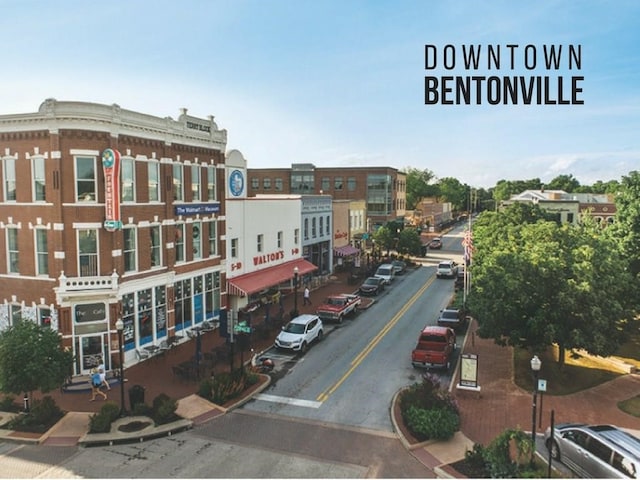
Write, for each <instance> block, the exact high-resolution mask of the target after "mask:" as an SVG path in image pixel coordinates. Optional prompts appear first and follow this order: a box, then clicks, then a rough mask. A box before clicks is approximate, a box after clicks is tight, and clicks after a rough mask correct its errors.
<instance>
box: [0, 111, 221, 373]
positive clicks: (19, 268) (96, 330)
mask: <svg viewBox="0 0 640 480" xmlns="http://www.w3.org/2000/svg"><path fill="white" fill-rule="evenodd" d="M226 142H227V133H226V131H225V130H220V129H219V128H218V126H217V125H216V123H215V122H214V119H213V117H208V118H206V119H202V118H196V117H193V116H190V115H188V114H187V110H186V109H183V110H182V111H181V114H180V116H179V117H178V119H177V120H174V119H172V118H171V117H166V118H159V117H154V116H151V115H146V114H142V113H137V112H133V111H130V110H125V109H122V108H120V107H119V106H118V105H115V104H114V105H100V104H93V103H83V102H58V101H56V100H54V99H48V100H46V101H45V102H43V103H42V105H41V106H40V108H39V110H38V111H37V112H35V113H26V114H12V115H2V116H0V161H1V162H2V168H1V171H0V177H1V181H0V248H2V249H3V250H4V251H5V255H3V256H0V292H2V293H0V329H2V328H6V327H7V326H8V325H11V324H13V323H14V322H17V321H21V320H22V319H29V320H34V321H38V322H41V323H43V324H47V325H50V326H51V327H52V328H54V329H57V330H59V331H60V333H61V334H62V337H63V342H64V345H65V346H66V347H69V348H71V349H72V350H73V352H74V354H75V357H76V364H75V371H74V373H75V374H83V373H87V372H88V371H89V370H90V369H91V368H92V367H93V366H95V365H96V364H97V362H98V361H99V359H100V358H101V357H102V358H103V359H104V361H105V363H106V366H107V368H110V367H111V365H112V363H113V362H114V361H117V358H118V356H117V354H118V351H119V345H118V334H117V332H116V328H115V323H116V321H117V320H118V319H122V320H123V322H124V335H123V336H124V351H125V365H129V364H131V363H134V362H136V361H138V360H139V357H140V356H141V355H143V354H144V349H145V347H148V346H150V345H153V344H159V343H161V342H162V341H167V340H169V339H171V337H174V336H175V337H176V338H178V337H186V335H185V333H186V332H187V331H189V330H191V329H193V328H194V327H195V326H197V325H199V324H201V323H202V322H204V321H205V320H207V319H209V320H215V319H217V318H218V317H219V315H220V312H221V309H223V308H224V307H225V305H226V294H225V290H226V289H225V285H226V278H225V272H224V264H225V261H224V260H225V249H226V246H225V244H224V232H225V191H224V190H225V189H224V186H225V184H226V180H227V179H226V177H225V154H224V152H225V148H226Z"/></svg>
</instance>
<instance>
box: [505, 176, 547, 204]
mask: <svg viewBox="0 0 640 480" xmlns="http://www.w3.org/2000/svg"><path fill="white" fill-rule="evenodd" d="M541 186H542V182H541V181H540V179H539V178H533V179H531V180H515V181H511V180H498V183H496V186H495V187H493V198H494V199H495V201H496V203H497V204H499V203H500V202H502V201H504V200H509V198H511V195H517V194H518V193H522V192H524V191H525V190H538V189H540V187H541Z"/></svg>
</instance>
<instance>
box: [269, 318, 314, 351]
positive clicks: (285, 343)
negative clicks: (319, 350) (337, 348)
mask: <svg viewBox="0 0 640 480" xmlns="http://www.w3.org/2000/svg"><path fill="white" fill-rule="evenodd" d="M322 336H323V327H322V320H320V317H318V316H317V315H311V314H304V315H300V316H298V317H296V318H294V319H293V320H291V321H290V322H289V323H287V324H286V325H285V326H284V327H282V331H281V332H280V333H279V334H278V336H277V337H276V342H275V344H276V347H277V348H282V349H286V350H293V351H299V352H306V351H307V349H308V348H309V345H311V344H312V343H313V342H315V341H316V340H317V341H320V340H322Z"/></svg>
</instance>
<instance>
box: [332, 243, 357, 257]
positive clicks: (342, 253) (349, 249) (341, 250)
mask: <svg viewBox="0 0 640 480" xmlns="http://www.w3.org/2000/svg"><path fill="white" fill-rule="evenodd" d="M357 253H360V249H359V248H356V247H353V246H351V245H345V246H343V247H338V248H334V249H333V254H334V255H335V256H336V257H348V256H349V255H355V254H357Z"/></svg>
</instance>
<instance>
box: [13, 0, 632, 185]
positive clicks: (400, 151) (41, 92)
mask: <svg viewBox="0 0 640 480" xmlns="http://www.w3.org/2000/svg"><path fill="white" fill-rule="evenodd" d="M0 31H1V32H2V48H1V49H0V59H1V60H2V61H1V63H0V65H2V70H3V74H2V75H1V76H0V115H5V114H16V113H29V112H36V111H37V110H38V108H39V106H40V104H41V103H42V102H43V101H44V100H45V99H47V98H55V99H57V100H60V101H86V102H95V103H102V104H108V105H110V104H114V103H116V104H118V105H120V107H122V108H124V109H127V110H133V111H137V112H142V113H147V114H151V115H156V116H158V117H162V118H164V117H167V116H170V117H172V118H174V119H177V118H178V116H179V115H180V108H187V109H188V112H189V114H190V115H194V116H197V117H201V118H206V117H207V116H209V115H213V116H214V117H215V121H216V123H217V125H218V127H219V128H221V129H225V130H227V134H228V137H227V138H228V143H227V149H228V150H231V149H237V150H239V151H240V152H242V154H243V155H244V157H245V158H246V159H247V162H248V167H249V168H289V167H290V166H291V164H293V163H312V164H314V165H315V166H316V167H350V166H358V167H362V166H367V165H371V166H388V167H393V168H397V169H406V168H416V169H419V170H429V171H431V172H433V174H434V175H435V177H436V179H438V178H445V177H455V178H457V179H458V180H459V181H460V182H462V183H463V184H467V185H470V186H472V187H478V188H479V187H483V188H490V187H493V186H494V185H495V184H496V183H497V182H498V181H499V180H528V179H533V178H540V179H541V181H542V182H549V181H550V180H551V179H553V178H555V177H556V176H558V175H573V176H574V177H575V178H576V179H577V180H578V181H579V182H580V183H581V184H582V185H590V184H592V183H594V182H596V181H597V180H602V181H608V180H620V179H621V177H622V176H623V175H626V174H628V173H629V172H631V171H632V170H639V169H640V2H638V1H637V0H616V1H604V0H603V1H599V0H581V1H570V0H557V1H556V0H538V1H535V2H514V1H513V0H504V1H502V0H499V1H491V0H487V1H476V0H458V1H440V0H395V1H391V0H389V1H377V0H370V1H361V0H338V1H334V0H327V1H322V0H315V1H310V0H298V1H293V0H229V1H227V0H182V1H180V2H178V1H168V0H152V1H147V0H137V1H135V0H128V1H124V0H122V1H121V0H111V1H109V2H101V1H88V0H57V1H54V2H51V1H48V0H47V1H38V0H0ZM426 45H430V46H432V47H429V48H428V49H427V48H426V47H425V46H426ZM447 45H449V47H447ZM507 45H517V47H507ZM528 45H529V46H530V47H527V46H528ZM471 46H474V47H475V48H478V47H479V48H480V50H479V52H480V57H479V58H480V63H479V68H477V69H474V68H466V65H465V62H464V50H463V49H464V48H465V47H466V48H469V47H471ZM552 46H555V48H556V49H557V48H558V47H559V46H562V49H563V50H562V52H561V54H560V57H559V58H560V63H559V68H557V69H556V68H546V67H547V66H546V65H545V62H544V48H545V47H546V48H547V49H550V48H551V47H552ZM570 47H573V48H574V52H579V58H578V57H577V56H576V57H574V58H573V59H574V60H578V59H579V60H580V61H579V63H578V62H577V61H574V62H572V65H570V62H569V60H570V56H569V55H568V52H569V48H570ZM489 48H493V50H494V53H495V52H497V50H498V49H499V50H500V65H499V68H498V66H497V65H495V63H494V64H493V68H492V69H489V65H488V58H489V57H488V55H487V53H488V50H489ZM578 49H579V50H578ZM427 51H428V52H429V53H427ZM556 51H557V50H556ZM452 52H453V54H454V55H455V59H454V58H453V56H452ZM510 52H511V53H513V62H512V63H513V64H511V58H512V57H511V53H510ZM534 53H535V65H534V64H533V61H534ZM447 55H448V56H447ZM454 60H455V61H454ZM427 67H433V68H427ZM570 67H571V68H570ZM443 76H452V77H454V80H453V81H445V86H449V87H451V86H453V87H452V88H453V90H452V91H453V92H454V93H446V92H445V93H444V96H445V99H447V100H449V99H455V97H454V96H453V95H454V94H455V85H456V83H455V82H456V81H457V80H456V79H457V78H461V79H465V78H466V77H471V76H483V77H490V76H495V77H498V78H497V80H496V81H495V82H499V84H500V85H502V84H503V83H504V80H501V79H502V78H503V77H516V83H517V84H519V82H521V81H523V82H525V84H526V85H528V83H526V82H529V81H530V79H531V78H535V77H544V76H548V77H549V79H550V80H549V88H548V96H549V98H551V99H554V98H555V99H557V98H558V96H559V93H558V90H559V87H558V81H559V80H558V79H559V78H560V79H561V80H562V82H563V87H562V89H560V90H562V92H563V93H562V95H563V98H564V99H565V100H566V99H570V98H571V96H572V91H571V90H572V87H571V84H572V78H573V77H583V80H576V86H577V87H578V88H581V91H576V92H575V93H574V94H573V95H574V96H575V98H576V100H579V101H582V102H583V104H569V105H557V104H555V105H538V104H537V102H536V101H534V102H533V104H531V105H524V104H523V103H522V101H523V100H522V99H523V93H522V91H520V93H519V96H518V99H519V101H518V104H517V105H513V103H512V102H508V101H505V100H504V98H503V97H502V96H501V95H500V94H499V93H496V91H497V92H499V91H500V90H499V89H498V90H494V89H493V87H492V89H491V91H492V92H493V93H492V94H490V92H489V90H490V89H489V87H488V85H489V81H484V83H483V84H482V86H481V87H480V89H479V90H474V92H476V93H477V92H479V95H480V100H481V101H480V102H474V101H472V102H471V104H470V105H464V104H462V105H455V104H453V105H450V104H442V103H441V102H440V100H441V99H442V95H443V92H442V90H441V88H439V89H438V90H437V92H438V95H439V101H438V102H437V103H435V104H425V103H426V102H425V99H426V96H427V89H426V86H425V84H426V81H425V77H434V78H435V79H437V80H438V82H439V87H441V86H442V77H443ZM495 82H494V83H492V84H491V85H493V86H496V85H498V83H495ZM500 88H501V87H500ZM525 90H526V89H525ZM536 91H537V90H536ZM476 93H474V94H473V95H472V98H473V99H474V100H475V99H476V97H475V95H476ZM491 95H496V97H495V98H496V99H497V100H498V102H497V104H495V105H492V104H490V103H489V101H488V99H489V97H490V96H491ZM534 98H535V95H534ZM478 103H479V104H478Z"/></svg>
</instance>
